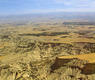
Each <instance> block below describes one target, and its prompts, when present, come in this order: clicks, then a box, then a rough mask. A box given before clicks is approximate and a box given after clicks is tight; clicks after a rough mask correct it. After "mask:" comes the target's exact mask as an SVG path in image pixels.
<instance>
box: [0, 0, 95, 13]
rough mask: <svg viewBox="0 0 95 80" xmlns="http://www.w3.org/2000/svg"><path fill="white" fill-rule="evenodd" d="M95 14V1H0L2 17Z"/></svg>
mask: <svg viewBox="0 0 95 80" xmlns="http://www.w3.org/2000/svg"><path fill="white" fill-rule="evenodd" d="M49 12H95V0H0V15H10V14H29V13H49Z"/></svg>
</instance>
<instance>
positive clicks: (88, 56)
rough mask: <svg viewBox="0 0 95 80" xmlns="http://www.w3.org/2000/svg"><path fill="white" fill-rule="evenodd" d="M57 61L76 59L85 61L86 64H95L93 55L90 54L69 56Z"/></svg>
mask: <svg viewBox="0 0 95 80" xmlns="http://www.w3.org/2000/svg"><path fill="white" fill-rule="evenodd" d="M58 58H59V59H73V58H77V59H80V60H86V61H88V63H95V53H91V54H81V55H70V56H61V57H58Z"/></svg>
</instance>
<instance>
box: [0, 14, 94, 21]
mask: <svg viewBox="0 0 95 80" xmlns="http://www.w3.org/2000/svg"><path fill="white" fill-rule="evenodd" d="M47 20H48V21H49V20H62V21H70V20H71V21H73V20H74V21H84V22H85V21H90V22H95V13H91V12H85V13H84V12H59V13H58V12H56V13H46V14H23V15H9V16H0V23H15V22H16V23H18V22H19V23H20V22H24V23H27V22H29V21H32V22H36V21H47Z"/></svg>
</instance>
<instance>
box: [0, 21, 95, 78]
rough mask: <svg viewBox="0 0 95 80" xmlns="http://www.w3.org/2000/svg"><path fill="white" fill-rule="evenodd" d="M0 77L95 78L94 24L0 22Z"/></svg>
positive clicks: (78, 22) (74, 22)
mask: <svg viewBox="0 0 95 80" xmlns="http://www.w3.org/2000/svg"><path fill="white" fill-rule="evenodd" d="M0 80H95V23H94V22H89V21H85V22H83V21H80V20H77V21H76V20H68V21H67V20H65V21H64V22H63V21H61V20H58V21H57V20H55V21H48V20H47V21H38V22H36V23H35V22H33V21H32V22H28V23H27V24H26V23H25V22H23V23H22V22H20V23H18V24H17V23H16V22H15V23H14V22H12V23H5V22H4V23H0Z"/></svg>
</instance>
